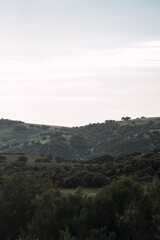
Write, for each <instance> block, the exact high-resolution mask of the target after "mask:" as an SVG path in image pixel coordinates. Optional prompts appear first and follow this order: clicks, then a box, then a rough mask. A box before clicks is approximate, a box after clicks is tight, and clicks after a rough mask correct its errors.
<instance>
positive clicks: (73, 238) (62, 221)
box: [0, 175, 160, 240]
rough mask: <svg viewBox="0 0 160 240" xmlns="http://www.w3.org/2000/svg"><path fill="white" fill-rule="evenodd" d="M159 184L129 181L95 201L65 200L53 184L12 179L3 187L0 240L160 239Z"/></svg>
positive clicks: (117, 184)
mask: <svg viewBox="0 0 160 240" xmlns="http://www.w3.org/2000/svg"><path fill="white" fill-rule="evenodd" d="M159 199H160V183H159V182H158V180H156V181H154V182H153V184H152V186H151V187H150V188H146V186H145V187H144V186H142V185H141V184H140V183H137V182H135V181H134V180H132V179H129V178H122V179H120V180H118V181H113V182H112V183H111V184H109V185H108V186H106V187H105V188H104V189H103V190H102V191H101V192H100V193H99V194H97V195H96V196H94V197H93V196H92V197H89V196H86V195H83V194H82V192H81V191H77V192H76V193H75V194H61V193H60V192H59V191H58V190H57V189H55V188H54V185H52V183H51V182H50V181H45V180H44V181H43V182H39V181H37V180H36V179H35V178H33V177H31V176H28V175H25V176H18V175H13V176H10V177H6V178H5V179H2V180H1V184H0V239H3V240H5V239H6V240H7V239H10V240H15V239H19V240H20V239H21V240H45V239H47V240H84V239H85V240H132V239H134V240H150V239H159V238H158V237H160V235H159V232H158V231H159V229H158V228H159V224H160V222H159V217H160V202H159Z"/></svg>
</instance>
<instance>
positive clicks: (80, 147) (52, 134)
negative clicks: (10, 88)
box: [0, 117, 160, 158]
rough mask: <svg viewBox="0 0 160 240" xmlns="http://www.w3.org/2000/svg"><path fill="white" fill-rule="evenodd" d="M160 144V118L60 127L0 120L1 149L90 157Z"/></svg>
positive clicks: (131, 150)
mask: <svg viewBox="0 0 160 240" xmlns="http://www.w3.org/2000/svg"><path fill="white" fill-rule="evenodd" d="M154 148H160V118H159V117H157V118H141V119H135V120H129V121H114V120H109V121H105V123H97V124H89V125H86V126H83V127H73V128H67V127H57V126H46V125H36V124H26V123H24V122H21V121H11V120H6V119H1V120H0V152H1V153H6V152H9V153H25V154H27V153H29V154H35V155H42V154H43V155H52V156H53V157H55V156H62V157H65V158H87V157H94V156H98V155H102V154H105V153H110V154H119V153H131V152H134V151H141V152H147V151H150V150H152V149H154Z"/></svg>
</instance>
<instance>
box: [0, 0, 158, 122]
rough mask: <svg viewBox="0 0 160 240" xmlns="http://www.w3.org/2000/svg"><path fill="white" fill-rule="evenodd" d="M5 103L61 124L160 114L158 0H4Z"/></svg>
mask: <svg viewBox="0 0 160 240" xmlns="http://www.w3.org/2000/svg"><path fill="white" fill-rule="evenodd" d="M0 109H1V111H0V113H1V116H0V117H3V118H9V119H15V120H22V121H25V122H32V123H43V124H53V125H63V126H77V125H78V126H79V125H86V124H88V123H90V122H92V123H93V122H103V121H105V120H106V119H115V120H119V119H121V117H123V116H130V117H132V118H136V117H141V116H148V117H150V116H160V0H134V1H133V0H27V1H26V0H5V1H2V0H1V1H0Z"/></svg>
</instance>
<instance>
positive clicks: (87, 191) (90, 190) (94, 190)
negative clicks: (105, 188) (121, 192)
mask: <svg viewBox="0 0 160 240" xmlns="http://www.w3.org/2000/svg"><path fill="white" fill-rule="evenodd" d="M101 190H102V188H81V187H79V188H76V189H71V188H60V189H59V191H60V192H61V193H63V194H74V193H76V192H77V191H82V194H84V195H87V196H90V197H92V196H95V195H96V194H97V193H99V192H100V191H101Z"/></svg>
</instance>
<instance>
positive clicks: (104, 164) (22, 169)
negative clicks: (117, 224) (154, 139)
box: [0, 149, 160, 188]
mask: <svg viewBox="0 0 160 240" xmlns="http://www.w3.org/2000/svg"><path fill="white" fill-rule="evenodd" d="M13 173H18V174H24V173H30V174H31V175H32V176H35V177H36V178H37V179H42V178H44V177H46V178H50V179H51V181H52V182H53V183H54V184H56V185H57V186H58V187H60V188H76V187H79V186H81V187H85V188H97V187H102V186H104V185H107V184H109V183H110V182H111V181H112V180H113V179H119V178H121V177H122V176H126V177H128V176H130V177H131V178H133V179H134V180H137V181H139V182H143V183H148V182H151V181H153V179H154V178H155V177H160V150H159V149H154V150H153V151H150V152H148V153H145V154H142V153H140V152H134V153H132V154H121V155H118V156H114V157H113V156H111V155H109V154H105V155H102V156H99V157H96V158H90V159H86V160H79V161H78V160H66V159H64V158H62V157H56V158H52V157H51V156H48V157H44V156H32V155H13V154H8V155H7V154H2V155H0V174H1V176H4V175H12V174H13Z"/></svg>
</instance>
